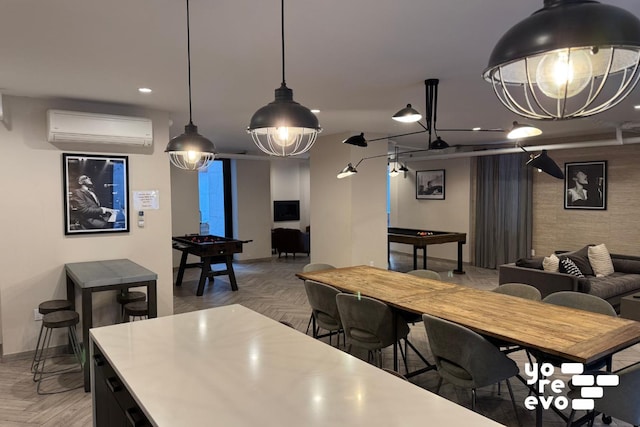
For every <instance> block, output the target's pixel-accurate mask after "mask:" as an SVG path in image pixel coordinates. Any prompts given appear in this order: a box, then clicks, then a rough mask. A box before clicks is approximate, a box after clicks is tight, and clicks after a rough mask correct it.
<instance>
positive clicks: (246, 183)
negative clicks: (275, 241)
mask: <svg viewBox="0 0 640 427" xmlns="http://www.w3.org/2000/svg"><path fill="white" fill-rule="evenodd" d="M270 169H271V168H270V163H269V162H266V161H262V160H232V161H231V186H232V193H233V195H232V199H233V216H234V222H233V236H234V237H235V238H236V239H240V240H253V241H252V242H251V243H247V244H245V245H244V246H243V252H242V253H241V254H236V259H237V260H249V259H261V258H270V257H271V224H272V223H273V216H272V213H271V209H272V208H271V195H270V183H269V182H270Z"/></svg>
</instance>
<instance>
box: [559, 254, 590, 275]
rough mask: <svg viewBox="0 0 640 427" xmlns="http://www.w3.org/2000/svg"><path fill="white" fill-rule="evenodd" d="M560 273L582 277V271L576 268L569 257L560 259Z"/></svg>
mask: <svg viewBox="0 0 640 427" xmlns="http://www.w3.org/2000/svg"><path fill="white" fill-rule="evenodd" d="M560 273H567V274H571V275H573V276H576V277H584V274H582V271H580V269H579V268H578V266H577V265H576V263H575V262H573V260H572V259H571V258H563V259H561V260H560Z"/></svg>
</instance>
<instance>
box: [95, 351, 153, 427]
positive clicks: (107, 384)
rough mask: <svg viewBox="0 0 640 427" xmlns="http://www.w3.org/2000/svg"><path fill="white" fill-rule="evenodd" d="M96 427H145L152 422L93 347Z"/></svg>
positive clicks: (102, 356) (99, 352) (105, 360)
mask: <svg viewBox="0 0 640 427" xmlns="http://www.w3.org/2000/svg"><path fill="white" fill-rule="evenodd" d="M93 364H94V381H95V388H94V390H93V393H94V405H95V417H96V422H95V425H96V426H97V427H119V426H122V427H147V426H151V423H150V422H149V420H148V419H147V417H146V416H145V415H144V413H143V412H142V410H141V409H140V407H139V406H138V404H137V403H136V401H135V400H134V399H133V397H132V396H131V393H129V390H127V388H126V387H125V386H124V384H123V383H122V381H121V380H120V378H119V377H118V375H117V374H116V372H115V371H114V370H113V368H112V367H111V365H110V364H109V362H108V361H107V359H106V358H105V357H104V355H103V354H102V352H101V351H100V349H99V348H98V347H97V346H95V345H94V346H93Z"/></svg>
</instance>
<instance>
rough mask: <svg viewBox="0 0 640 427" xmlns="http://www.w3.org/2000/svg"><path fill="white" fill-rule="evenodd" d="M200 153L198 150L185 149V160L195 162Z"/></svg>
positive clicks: (198, 158)
mask: <svg viewBox="0 0 640 427" xmlns="http://www.w3.org/2000/svg"><path fill="white" fill-rule="evenodd" d="M200 156H201V153H200V152H199V151H187V161H189V162H190V163H196V162H197V161H198V160H200Z"/></svg>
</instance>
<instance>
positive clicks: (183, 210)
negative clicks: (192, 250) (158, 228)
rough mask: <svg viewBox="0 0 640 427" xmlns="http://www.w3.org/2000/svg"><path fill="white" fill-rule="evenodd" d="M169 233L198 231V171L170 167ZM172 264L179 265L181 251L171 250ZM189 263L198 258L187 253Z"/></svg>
mask: <svg viewBox="0 0 640 427" xmlns="http://www.w3.org/2000/svg"><path fill="white" fill-rule="evenodd" d="M171 194H172V195H173V197H172V199H171V235H172V236H184V235H185V234H194V233H199V232H200V210H199V209H200V208H199V205H200V200H199V194H198V172H196V171H186V170H182V169H178V168H176V167H173V166H172V167H171ZM172 255H173V258H172V261H173V266H174V267H176V268H177V267H178V266H179V265H180V257H181V256H182V252H180V251H177V250H174V251H172ZM187 262H189V263H194V262H200V258H199V257H196V256H193V255H189V258H188V260H187Z"/></svg>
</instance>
